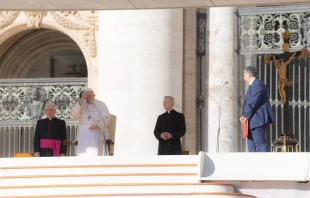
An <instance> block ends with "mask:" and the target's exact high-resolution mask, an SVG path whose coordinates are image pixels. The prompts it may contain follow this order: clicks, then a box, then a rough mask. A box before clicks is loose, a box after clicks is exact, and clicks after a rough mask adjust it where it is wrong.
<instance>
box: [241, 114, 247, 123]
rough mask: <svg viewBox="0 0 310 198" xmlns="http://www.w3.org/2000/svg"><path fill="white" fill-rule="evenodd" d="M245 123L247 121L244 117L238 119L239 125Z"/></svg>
mask: <svg viewBox="0 0 310 198" xmlns="http://www.w3.org/2000/svg"><path fill="white" fill-rule="evenodd" d="M245 121H247V119H246V117H244V116H242V117H240V122H241V124H245Z"/></svg>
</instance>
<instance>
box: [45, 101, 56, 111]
mask: <svg viewBox="0 0 310 198" xmlns="http://www.w3.org/2000/svg"><path fill="white" fill-rule="evenodd" d="M47 105H52V106H53V107H54V110H55V111H56V105H55V104H54V103H47V104H46V105H45V107H44V110H45V109H46V107H47Z"/></svg>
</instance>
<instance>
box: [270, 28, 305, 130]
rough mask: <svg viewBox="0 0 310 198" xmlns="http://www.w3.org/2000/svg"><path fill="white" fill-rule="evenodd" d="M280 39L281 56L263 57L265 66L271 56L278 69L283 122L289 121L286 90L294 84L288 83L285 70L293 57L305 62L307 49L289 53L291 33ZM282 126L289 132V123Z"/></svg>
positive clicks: (289, 89) (287, 71) (286, 33)
mask: <svg viewBox="0 0 310 198" xmlns="http://www.w3.org/2000/svg"><path fill="white" fill-rule="evenodd" d="M282 39H283V41H284V43H283V45H282V50H283V54H278V55H265V64H270V58H271V56H272V58H273V61H274V66H275V67H276V68H277V69H278V92H279V95H280V98H281V102H282V105H283V106H282V107H283V109H282V110H283V112H284V120H290V118H289V115H290V110H289V104H287V103H286V102H287V99H286V97H287V95H286V90H287V91H291V88H290V86H292V85H293V84H294V82H293V81H289V80H288V78H287V74H288V73H289V70H288V69H287V67H288V66H289V64H290V63H291V62H292V61H293V59H294V58H295V57H299V58H301V59H304V60H305V59H306V58H307V56H308V49H307V48H306V47H304V48H302V49H301V51H300V52H290V39H291V33H290V32H289V31H288V30H286V31H285V32H284V33H282ZM280 59H282V60H283V62H281V61H279V60H280ZM293 94H294V93H293ZM284 125H285V126H284V129H286V130H289V122H284ZM284 129H283V130H284ZM281 133H289V132H288V131H282V132H281Z"/></svg>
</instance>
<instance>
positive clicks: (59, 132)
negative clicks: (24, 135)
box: [33, 118, 67, 157]
mask: <svg viewBox="0 0 310 198" xmlns="http://www.w3.org/2000/svg"><path fill="white" fill-rule="evenodd" d="M49 122H51V123H49ZM49 124H50V126H49ZM49 127H50V133H49V134H48V130H49ZM40 139H53V140H61V147H60V148H61V149H60V153H59V154H61V153H63V154H66V151H67V147H66V146H64V145H63V141H64V140H66V139H67V132H66V122H65V121H64V120H61V119H58V118H53V119H52V120H51V121H49V119H47V118H45V119H42V120H38V122H37V125H36V129H35V134H34V140H33V150H34V152H40V156H41V157H46V156H53V149H49V148H40Z"/></svg>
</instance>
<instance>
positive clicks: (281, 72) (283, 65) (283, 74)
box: [273, 52, 297, 104]
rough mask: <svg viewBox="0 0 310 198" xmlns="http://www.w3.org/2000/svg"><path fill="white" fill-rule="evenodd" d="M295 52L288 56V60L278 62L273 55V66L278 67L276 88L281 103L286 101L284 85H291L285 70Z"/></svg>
mask: <svg viewBox="0 0 310 198" xmlns="http://www.w3.org/2000/svg"><path fill="white" fill-rule="evenodd" d="M296 54H297V53H296V52H294V53H293V55H292V56H291V57H290V59H289V60H288V61H286V62H285V63H280V62H279V61H278V60H277V59H276V57H275V56H273V60H274V66H275V67H276V68H278V73H279V78H278V90H279V94H280V97H281V101H282V103H283V104H285V103H286V92H285V87H286V86H292V85H293V81H288V79H287V77H286V72H287V66H288V65H289V64H290V62H291V61H292V60H293V59H294V57H295V56H296Z"/></svg>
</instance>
